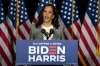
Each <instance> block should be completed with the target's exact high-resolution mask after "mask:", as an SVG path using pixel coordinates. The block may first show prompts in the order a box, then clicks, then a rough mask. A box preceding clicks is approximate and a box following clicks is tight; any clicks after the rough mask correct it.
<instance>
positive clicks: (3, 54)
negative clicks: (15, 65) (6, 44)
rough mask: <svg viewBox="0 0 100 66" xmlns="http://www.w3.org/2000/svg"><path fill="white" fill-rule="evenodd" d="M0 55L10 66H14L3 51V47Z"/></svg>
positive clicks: (0, 49) (0, 48)
mask: <svg viewBox="0 0 100 66" xmlns="http://www.w3.org/2000/svg"><path fill="white" fill-rule="evenodd" d="M0 54H1V56H2V57H3V58H4V60H5V62H6V63H7V65H8V66H12V64H11V62H10V60H9V59H8V57H7V55H6V54H5V52H4V51H3V49H2V47H1V46H0Z"/></svg>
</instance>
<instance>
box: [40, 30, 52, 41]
mask: <svg viewBox="0 0 100 66" xmlns="http://www.w3.org/2000/svg"><path fill="white" fill-rule="evenodd" d="M41 32H42V33H43V34H44V35H45V36H46V38H47V40H48V39H49V37H50V36H51V35H52V34H54V30H53V29H50V33H48V32H46V31H45V29H41Z"/></svg>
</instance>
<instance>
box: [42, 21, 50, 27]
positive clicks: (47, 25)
mask: <svg viewBox="0 0 100 66" xmlns="http://www.w3.org/2000/svg"><path fill="white" fill-rule="evenodd" d="M42 25H44V26H45V27H49V26H51V25H52V24H51V22H43V24H42Z"/></svg>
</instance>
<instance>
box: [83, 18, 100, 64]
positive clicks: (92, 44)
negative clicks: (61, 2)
mask: <svg viewBox="0 0 100 66" xmlns="http://www.w3.org/2000/svg"><path fill="white" fill-rule="evenodd" d="M88 19H89V18H88ZM86 21H87V19H86ZM87 24H88V23H87ZM88 26H89V27H90V29H91V31H92V33H93V25H92V23H91V22H90V23H89V24H88ZM83 27H84V30H85V31H84V32H83V33H84V36H85V38H86V39H87V38H88V39H87V41H88V44H89V46H90V48H91V50H92V52H93V54H94V56H95V57H96V59H97V60H98V62H100V61H99V59H98V57H97V56H96V48H95V46H94V43H93V41H92V40H91V38H90V36H89V35H88V33H87V31H86V29H88V28H85V26H84V25H83ZM93 34H94V33H93ZM94 37H95V36H94ZM95 38H97V37H95Z"/></svg>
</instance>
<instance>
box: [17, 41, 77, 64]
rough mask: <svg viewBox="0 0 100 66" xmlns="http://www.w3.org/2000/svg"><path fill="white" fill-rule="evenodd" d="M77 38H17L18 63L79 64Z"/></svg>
mask: <svg viewBox="0 0 100 66" xmlns="http://www.w3.org/2000/svg"><path fill="white" fill-rule="evenodd" d="M77 49H78V41H77V40H17V41H16V64H32V65H34V64H35V65H42V64H43V65H45V64H57V65H58V64H77V63H78V58H77V57H78V55H77V54H78V53H77V52H78V50H77Z"/></svg>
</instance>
